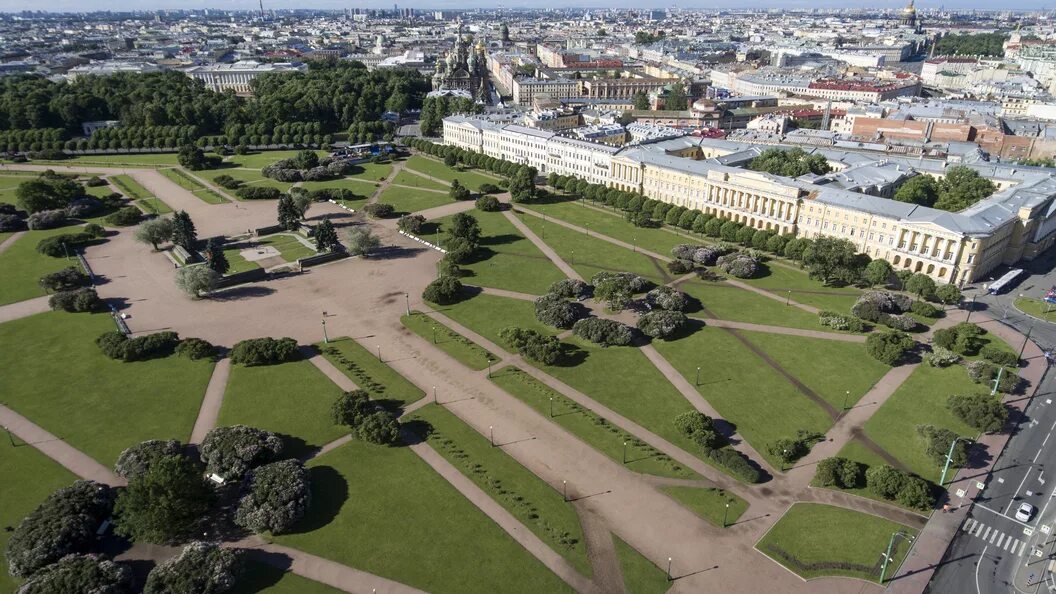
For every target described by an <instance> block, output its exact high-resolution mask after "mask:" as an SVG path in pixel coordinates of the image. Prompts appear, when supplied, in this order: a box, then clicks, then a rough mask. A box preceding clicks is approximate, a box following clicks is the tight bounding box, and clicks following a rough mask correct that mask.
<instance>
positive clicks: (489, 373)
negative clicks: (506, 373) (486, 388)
mask: <svg viewBox="0 0 1056 594" xmlns="http://www.w3.org/2000/svg"><path fill="white" fill-rule="evenodd" d="M488 379H491V357H488Z"/></svg>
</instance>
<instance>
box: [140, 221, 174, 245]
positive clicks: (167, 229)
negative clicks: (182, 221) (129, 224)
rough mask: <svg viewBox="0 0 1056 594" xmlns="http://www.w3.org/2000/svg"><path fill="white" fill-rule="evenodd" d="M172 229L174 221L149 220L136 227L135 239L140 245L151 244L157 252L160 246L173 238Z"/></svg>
mask: <svg viewBox="0 0 1056 594" xmlns="http://www.w3.org/2000/svg"><path fill="white" fill-rule="evenodd" d="M172 229H173V227H172V219H161V218H158V219H149V220H146V221H143V222H142V223H140V224H139V226H138V227H136V231H135V238H136V241H138V242H140V243H148V244H150V246H151V247H152V248H154V251H157V250H158V244H160V243H163V242H166V241H168V240H169V239H171V238H172Z"/></svg>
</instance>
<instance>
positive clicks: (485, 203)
mask: <svg viewBox="0 0 1056 594" xmlns="http://www.w3.org/2000/svg"><path fill="white" fill-rule="evenodd" d="M475 206H476V207H477V210H482V211H484V212H498V210H499V209H500V208H502V203H501V202H499V199H498V198H496V197H494V196H488V195H484V196H480V197H479V198H477V201H476V204H475Z"/></svg>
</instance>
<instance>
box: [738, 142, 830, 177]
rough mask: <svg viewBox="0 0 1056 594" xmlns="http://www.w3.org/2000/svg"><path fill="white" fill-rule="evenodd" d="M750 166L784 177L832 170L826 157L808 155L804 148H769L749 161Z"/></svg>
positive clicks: (824, 172)
mask: <svg viewBox="0 0 1056 594" xmlns="http://www.w3.org/2000/svg"><path fill="white" fill-rule="evenodd" d="M748 168H749V169H752V170H755V171H765V172H767V173H772V174H774V175H781V176H784V177H799V176H801V175H806V174H808V173H813V174H816V175H823V174H826V173H829V172H830V171H832V167H831V166H830V165H829V163H828V161H826V160H825V157H824V156H822V155H820V154H815V155H809V156H808V155H807V154H806V153H805V152H803V150H802V149H798V148H797V149H789V150H783V149H767V150H765V151H763V152H762V153H761V154H760V155H759V156H758V157H756V158H754V159H752V160H751V161H749V162H748Z"/></svg>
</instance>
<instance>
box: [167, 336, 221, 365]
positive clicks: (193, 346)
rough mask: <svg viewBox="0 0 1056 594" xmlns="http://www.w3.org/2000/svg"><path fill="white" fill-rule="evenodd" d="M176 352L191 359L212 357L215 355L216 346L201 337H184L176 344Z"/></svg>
mask: <svg viewBox="0 0 1056 594" xmlns="http://www.w3.org/2000/svg"><path fill="white" fill-rule="evenodd" d="M176 354H177V355H179V356H181V357H187V358H188V359H191V360H192V361H197V360H198V359H212V358H213V357H215V356H216V347H215V346H213V345H212V343H210V342H209V341H206V340H202V339H201V338H184V339H183V340H181V341H180V344H178V345H176Z"/></svg>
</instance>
